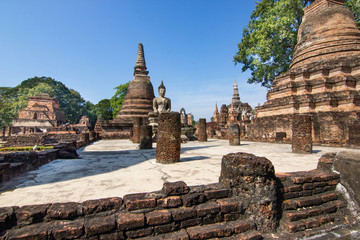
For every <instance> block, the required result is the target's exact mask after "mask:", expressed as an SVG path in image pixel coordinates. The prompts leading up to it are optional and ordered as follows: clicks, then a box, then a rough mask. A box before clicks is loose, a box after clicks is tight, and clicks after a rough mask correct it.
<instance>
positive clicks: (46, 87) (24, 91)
mask: <svg viewBox="0 0 360 240" xmlns="http://www.w3.org/2000/svg"><path fill="white" fill-rule="evenodd" d="M0 92H1V100H0V101H1V104H3V105H4V108H3V107H1V110H0V119H1V120H0V123H1V124H3V126H8V125H9V124H11V120H12V119H14V118H16V117H17V116H18V112H19V110H21V109H24V108H25V107H26V106H27V104H28V98H29V96H34V95H36V94H37V93H48V94H49V95H50V96H51V97H53V98H55V99H57V100H58V101H59V103H60V108H61V110H62V111H63V112H64V115H65V119H66V121H67V122H69V123H78V122H79V120H80V118H81V116H83V115H86V116H88V117H89V118H90V119H92V120H94V119H95V120H96V114H95V112H94V105H93V104H92V103H90V102H86V101H85V100H84V99H83V98H82V97H81V95H80V94H79V93H78V92H77V91H75V90H73V89H69V88H67V87H66V86H65V85H64V84H63V83H61V82H59V81H56V80H54V79H52V78H50V77H33V78H29V79H27V80H25V81H23V82H22V83H21V84H19V85H18V86H16V87H14V88H3V90H2V91H0ZM9 104H10V106H11V107H10V110H9V108H8V106H9ZM9 119H10V120H9Z"/></svg>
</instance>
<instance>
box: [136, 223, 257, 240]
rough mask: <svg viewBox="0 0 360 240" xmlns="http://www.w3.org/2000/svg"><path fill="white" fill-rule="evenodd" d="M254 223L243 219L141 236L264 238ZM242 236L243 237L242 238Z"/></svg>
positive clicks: (152, 239)
mask: <svg viewBox="0 0 360 240" xmlns="http://www.w3.org/2000/svg"><path fill="white" fill-rule="evenodd" d="M253 229H254V224H251V223H248V222H246V221H242V220H236V221H230V222H221V223H214V224H207V225H202V226H194V227H189V228H186V229H182V230H180V231H177V232H172V233H166V234H159V235H157V236H149V237H145V238H141V239H142V240H162V239H164V240H165V239H177V240H188V239H194V240H196V239H247V240H256V239H262V238H259V237H261V234H260V233H258V232H255V231H252V230H253ZM230 237H237V238H230ZM240 237H241V238H240Z"/></svg>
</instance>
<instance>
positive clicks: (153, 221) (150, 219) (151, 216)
mask: <svg viewBox="0 0 360 240" xmlns="http://www.w3.org/2000/svg"><path fill="white" fill-rule="evenodd" d="M145 217H146V223H147V224H148V225H160V224H165V223H169V222H170V221H171V213H170V211H169V210H155V211H152V212H148V213H146V214H145Z"/></svg>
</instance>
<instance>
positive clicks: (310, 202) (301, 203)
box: [296, 197, 323, 207]
mask: <svg viewBox="0 0 360 240" xmlns="http://www.w3.org/2000/svg"><path fill="white" fill-rule="evenodd" d="M296 202H297V206H298V207H308V206H315V205H319V204H321V203H322V202H323V201H322V198H321V197H312V198H303V199H298V200H297V201H296Z"/></svg>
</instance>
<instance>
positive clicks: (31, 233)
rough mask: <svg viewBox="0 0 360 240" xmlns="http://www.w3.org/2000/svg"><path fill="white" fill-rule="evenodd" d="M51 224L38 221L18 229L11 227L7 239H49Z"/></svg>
mask: <svg viewBox="0 0 360 240" xmlns="http://www.w3.org/2000/svg"><path fill="white" fill-rule="evenodd" d="M49 228H50V225H49V224H47V223H37V224H32V225H29V226H24V227H21V228H17V229H11V230H9V231H8V233H7V239H14V240H32V239H36V240H47V239H48V229H49Z"/></svg>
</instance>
